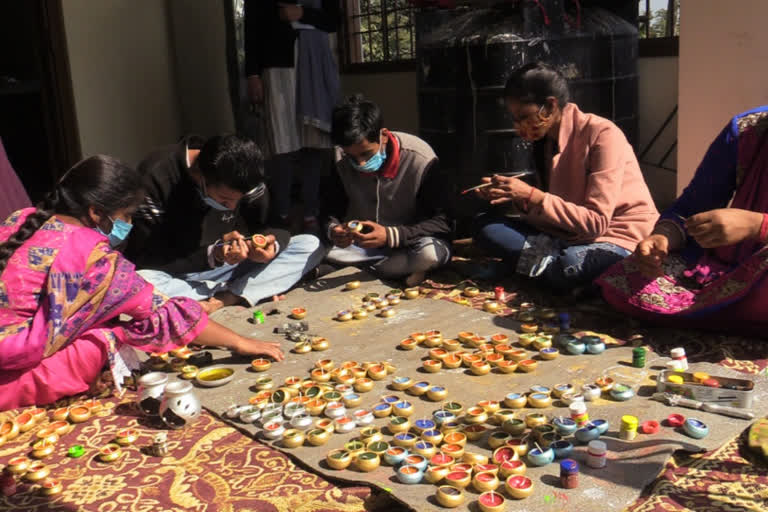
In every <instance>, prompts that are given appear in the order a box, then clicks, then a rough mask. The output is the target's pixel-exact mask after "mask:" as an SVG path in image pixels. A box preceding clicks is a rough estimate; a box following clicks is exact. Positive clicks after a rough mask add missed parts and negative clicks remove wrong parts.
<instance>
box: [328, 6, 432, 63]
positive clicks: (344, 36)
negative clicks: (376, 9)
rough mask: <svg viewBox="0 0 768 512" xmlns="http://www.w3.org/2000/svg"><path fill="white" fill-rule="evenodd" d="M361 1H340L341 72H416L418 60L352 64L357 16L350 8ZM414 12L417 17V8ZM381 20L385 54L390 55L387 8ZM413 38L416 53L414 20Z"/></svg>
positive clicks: (339, 42)
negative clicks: (353, 21) (354, 19)
mask: <svg viewBox="0 0 768 512" xmlns="http://www.w3.org/2000/svg"><path fill="white" fill-rule="evenodd" d="M358 1H359V0H340V2H341V12H342V17H343V20H342V25H341V30H340V31H339V35H340V38H339V41H338V49H339V60H340V64H341V66H340V67H341V72H342V73H343V74H366V73H393V72H406V71H416V70H417V65H416V58H412V59H398V60H386V61H380V62H352V54H353V51H352V44H353V43H352V38H353V37H354V35H353V34H354V32H353V30H352V27H351V25H352V17H353V16H355V14H354V13H353V11H352V9H351V8H350V5H351V3H352V2H358ZM388 1H389V0H381V3H382V6H383V7H384V6H386V2H388ZM411 9H412V10H413V15H414V16H415V14H416V12H415V8H411ZM381 19H382V20H383V21H382V23H383V25H384V28H383V29H382V30H381V32H383V34H382V43H383V45H384V48H383V50H384V52H385V54H386V53H388V47H389V31H390V29H389V27H388V26H386V20H387V10H386V7H384V9H382V13H381ZM397 28H398V27H394V29H397ZM410 30H411V37H412V39H413V45H414V46H413V51H414V53H415V52H416V33H415V30H416V21H415V19H414V20H413V23H412V25H411V29H410Z"/></svg>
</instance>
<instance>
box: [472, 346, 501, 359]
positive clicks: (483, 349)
mask: <svg viewBox="0 0 768 512" xmlns="http://www.w3.org/2000/svg"><path fill="white" fill-rule="evenodd" d="M495 352H496V347H495V346H494V345H493V344H492V343H481V344H480V345H478V346H477V350H476V351H475V353H476V354H480V355H482V356H483V357H485V356H487V355H488V354H494V353H495Z"/></svg>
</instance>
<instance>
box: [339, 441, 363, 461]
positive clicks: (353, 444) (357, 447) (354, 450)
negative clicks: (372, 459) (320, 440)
mask: <svg viewBox="0 0 768 512" xmlns="http://www.w3.org/2000/svg"><path fill="white" fill-rule="evenodd" d="M344 449H345V450H346V451H348V452H349V454H350V455H352V457H357V456H358V455H359V454H361V453H363V452H364V451H365V443H363V442H362V441H360V440H359V439H353V440H352V441H347V442H346V443H344Z"/></svg>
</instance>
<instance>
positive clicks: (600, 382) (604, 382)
mask: <svg viewBox="0 0 768 512" xmlns="http://www.w3.org/2000/svg"><path fill="white" fill-rule="evenodd" d="M595 384H596V385H597V386H598V387H599V388H600V390H601V391H604V392H608V391H610V390H611V388H613V385H614V384H616V382H615V381H614V380H613V379H612V378H610V377H600V378H599V379H597V380H596V381H595Z"/></svg>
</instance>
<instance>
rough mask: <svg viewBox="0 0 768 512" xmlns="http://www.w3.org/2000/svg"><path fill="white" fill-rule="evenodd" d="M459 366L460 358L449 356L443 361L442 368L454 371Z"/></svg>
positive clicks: (453, 355) (456, 355)
mask: <svg viewBox="0 0 768 512" xmlns="http://www.w3.org/2000/svg"><path fill="white" fill-rule="evenodd" d="M459 366H461V356H459V355H458V354H449V355H447V356H446V357H445V359H443V367H445V368H449V369H454V368H458V367H459Z"/></svg>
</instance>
